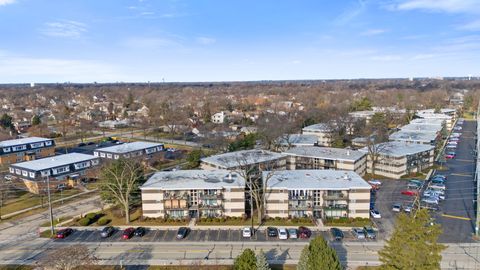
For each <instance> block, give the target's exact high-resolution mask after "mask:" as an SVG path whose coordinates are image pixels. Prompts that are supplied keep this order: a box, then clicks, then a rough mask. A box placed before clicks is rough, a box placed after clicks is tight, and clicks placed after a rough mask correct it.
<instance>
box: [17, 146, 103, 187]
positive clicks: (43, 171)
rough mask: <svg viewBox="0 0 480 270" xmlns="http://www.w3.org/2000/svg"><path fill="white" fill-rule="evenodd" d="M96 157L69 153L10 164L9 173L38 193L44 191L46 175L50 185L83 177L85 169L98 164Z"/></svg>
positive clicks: (54, 185)
mask: <svg viewBox="0 0 480 270" xmlns="http://www.w3.org/2000/svg"><path fill="white" fill-rule="evenodd" d="M99 164H100V160H99V158H98V157H95V156H92V155H86V154H80V153H70V154H65V155H58V156H54V157H49V158H43V159H37V160H32V161H26V162H21V163H15V164H11V165H10V168H9V170H10V173H11V174H12V175H13V176H14V177H17V178H18V179H20V180H22V181H23V183H24V184H25V186H26V187H27V189H28V190H29V191H30V192H32V193H36V194H39V193H41V192H44V190H45V187H46V183H45V180H46V178H47V177H48V178H49V181H50V183H51V187H56V186H58V185H60V184H66V183H67V181H68V180H77V179H80V178H82V177H84V176H85V175H86V174H87V171H88V170H90V169H92V168H94V167H96V166H98V165H99Z"/></svg>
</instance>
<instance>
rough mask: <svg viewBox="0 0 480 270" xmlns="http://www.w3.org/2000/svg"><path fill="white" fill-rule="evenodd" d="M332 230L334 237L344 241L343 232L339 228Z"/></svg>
mask: <svg viewBox="0 0 480 270" xmlns="http://www.w3.org/2000/svg"><path fill="white" fill-rule="evenodd" d="M330 232H331V233H332V236H333V239H335V240H336V241H342V239H343V237H344V236H343V232H342V230H340V229H339V228H331V229H330Z"/></svg>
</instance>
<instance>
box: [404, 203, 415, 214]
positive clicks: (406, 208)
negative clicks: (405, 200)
mask: <svg viewBox="0 0 480 270" xmlns="http://www.w3.org/2000/svg"><path fill="white" fill-rule="evenodd" d="M412 210H413V203H409V204H407V205H405V206H403V211H404V212H405V213H410V212H412Z"/></svg>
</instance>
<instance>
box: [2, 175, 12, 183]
mask: <svg viewBox="0 0 480 270" xmlns="http://www.w3.org/2000/svg"><path fill="white" fill-rule="evenodd" d="M4 178H5V181H7V182H10V181H12V179H13V175H11V174H7V175H5V177H4Z"/></svg>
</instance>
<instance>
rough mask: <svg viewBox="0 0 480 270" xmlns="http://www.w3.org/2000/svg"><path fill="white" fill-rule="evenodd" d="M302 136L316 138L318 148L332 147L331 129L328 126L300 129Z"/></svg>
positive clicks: (316, 125)
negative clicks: (313, 136)
mask: <svg viewBox="0 0 480 270" xmlns="http://www.w3.org/2000/svg"><path fill="white" fill-rule="evenodd" d="M302 134H305V135H315V136H317V138H318V140H317V144H318V145H319V146H332V141H333V140H332V129H331V127H330V126H329V125H328V124H325V123H319V124H314V125H310V126H306V127H304V128H303V129H302Z"/></svg>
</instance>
